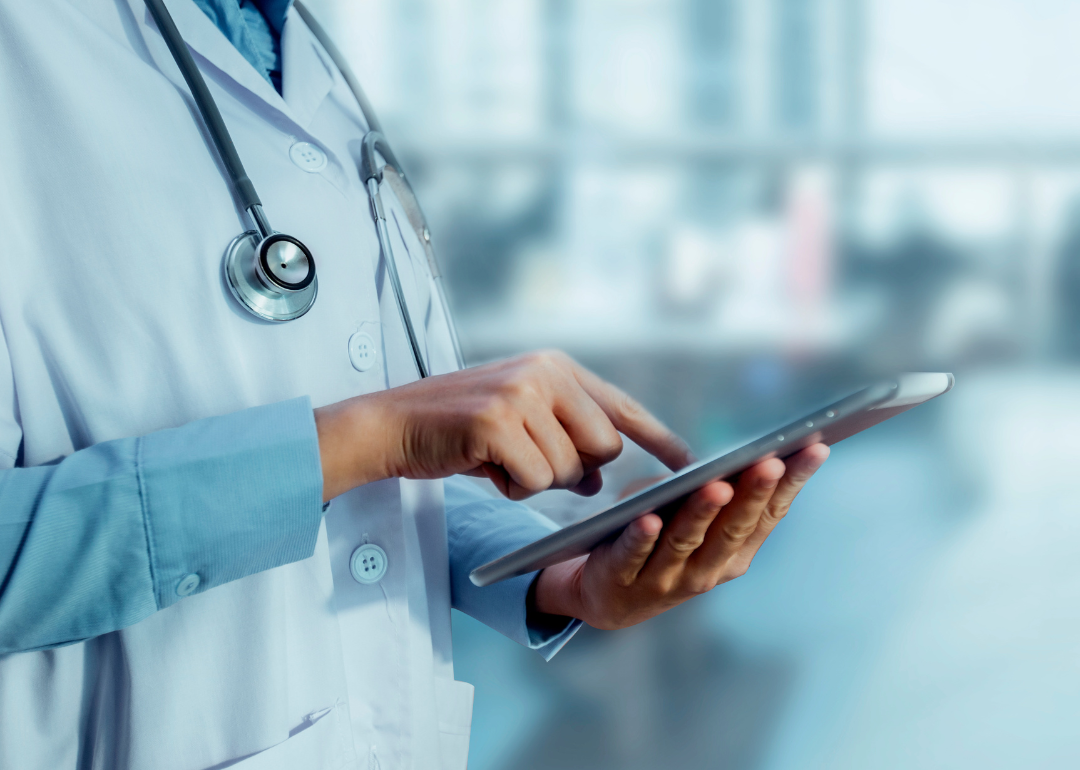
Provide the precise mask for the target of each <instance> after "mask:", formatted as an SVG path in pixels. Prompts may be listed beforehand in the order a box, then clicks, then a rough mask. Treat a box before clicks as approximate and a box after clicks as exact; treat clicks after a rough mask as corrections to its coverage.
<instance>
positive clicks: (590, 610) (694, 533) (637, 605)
mask: <svg viewBox="0 0 1080 770" xmlns="http://www.w3.org/2000/svg"><path fill="white" fill-rule="evenodd" d="M828 456H829V448H828V447H827V446H825V445H824V444H815V445H813V446H811V447H808V448H806V449H804V450H802V451H801V452H799V453H798V454H796V455H793V456H792V457H789V458H788V459H787V463H786V466H785V463H784V462H782V461H780V460H777V459H772V460H766V461H765V462H762V463H759V464H758V465H755V466H754V467H752V468H750V469H748V470H746V471H745V472H743V473H742V475H741V476H740V477H739V480H738V483H737V484H736V485H735V486H734V487H732V486H731V485H730V484H728V483H727V482H724V481H715V482H713V483H711V484H708V485H706V486H704V487H702V488H701V489H699V490H698V491H697V492H695V493H694V494H692V495H690V497H688V498H687V499H686V501H685V502H684V503H683V504H682V506H681V507H680V508H679V510H678V512H677V513H676V514H675V515H674V517H673V518H672V519H671V521H670V523H668V525H667V526H664V522H663V520H662V519H661V518H660V517H659V516H657V515H656V514H655V513H650V514H646V515H645V516H642V517H641V518H639V519H637V520H636V521H634V522H633V523H632V524H630V526H628V527H627V528H626V529H625V530H624V531H623V533H622V534H621V535H620V536H619V537H618V538H617V539H616V540H615V541H614V542H612V543H606V544H604V545H601V546H600V547H598V548H596V549H595V550H594V551H593V552H592V553H591V554H589V555H588V556H582V557H580V558H578V559H575V560H573V561H568V562H564V563H563V564H556V565H555V566H553V567H548V568H547V569H545V570H544V571H543V572H541V573H540V576H539V578H538V579H537V583H536V591H535V597H536V598H535V609H536V610H537V611H538V612H541V613H546V614H551V615H566V616H569V617H574V618H579V619H580V620H583V621H585V622H586V623H588V624H589V625H590V626H593V627H595V628H601V629H616V628H625V627H626V626H632V625H634V624H636V623H640V622H642V621H643V620H647V619H649V618H651V617H653V616H654V615H658V614H660V613H661V612H664V611H665V610H669V609H671V608H672V607H674V606H676V605H678V604H682V603H683V602H685V601H686V600H687V599H689V598H691V597H693V596H697V595H699V594H703V593H705V592H707V591H710V590H712V589H713V588H714V587H716V586H717V585H719V584H720V583H725V582H727V581H728V580H733V579H735V578H737V577H739V576H741V575H742V574H743V573H745V572H746V570H747V568H748V567H749V566H750V561H751V560H752V559H753V558H754V554H756V553H757V551H758V549H759V548H760V547H761V544H762V543H763V542H765V538H767V537H768V536H769V533H771V532H772V531H773V529H774V528H775V527H776V525H777V524H778V523H779V521H780V520H781V519H782V518H783V517H784V515H785V514H786V513H787V511H788V509H789V508H790V507H791V503H792V501H793V500H794V499H795V495H797V494H798V493H799V490H801V489H802V487H803V485H804V484H806V482H807V481H808V480H809V479H810V477H811V476H812V475H813V474H814V472H815V471H816V470H817V469H818V468H820V467H821V464H822V463H824V462H825V460H826V458H828Z"/></svg>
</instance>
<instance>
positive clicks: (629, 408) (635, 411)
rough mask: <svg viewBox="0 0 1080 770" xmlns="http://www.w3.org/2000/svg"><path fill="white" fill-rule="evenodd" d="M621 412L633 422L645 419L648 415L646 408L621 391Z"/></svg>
mask: <svg viewBox="0 0 1080 770" xmlns="http://www.w3.org/2000/svg"><path fill="white" fill-rule="evenodd" d="M619 411H620V412H621V413H622V415H623V416H624V417H627V418H629V419H631V420H634V419H637V418H640V417H644V416H645V414H646V412H645V407H643V406H642V405H641V404H640V403H639V402H638V401H637V399H635V398H634V397H633V396H630V395H628V394H626V393H623V392H621V391H620V392H619Z"/></svg>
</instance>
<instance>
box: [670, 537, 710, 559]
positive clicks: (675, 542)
mask: <svg viewBox="0 0 1080 770" xmlns="http://www.w3.org/2000/svg"><path fill="white" fill-rule="evenodd" d="M703 542H705V540H704V538H701V537H697V536H684V535H668V538H667V543H668V548H670V549H671V550H672V551H674V552H675V553H677V554H689V553H693V552H694V551H696V550H697V549H698V548H700V547H701V544H702V543H703Z"/></svg>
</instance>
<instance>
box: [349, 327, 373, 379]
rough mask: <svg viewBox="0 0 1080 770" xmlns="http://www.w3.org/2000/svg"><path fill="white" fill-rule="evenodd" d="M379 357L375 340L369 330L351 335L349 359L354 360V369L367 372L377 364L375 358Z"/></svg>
mask: <svg viewBox="0 0 1080 770" xmlns="http://www.w3.org/2000/svg"><path fill="white" fill-rule="evenodd" d="M378 357H379V351H378V350H377V349H376V348H375V340H373V339H371V335H370V334H368V333H367V332H357V333H356V334H354V335H353V336H351V337H349V360H350V361H352V365H353V369H355V370H356V371H358V372H366V371H367V370H368V369H370V368H371V367H373V366H375V359H377V358H378Z"/></svg>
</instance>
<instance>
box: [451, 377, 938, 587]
mask: <svg viewBox="0 0 1080 770" xmlns="http://www.w3.org/2000/svg"><path fill="white" fill-rule="evenodd" d="M941 377H944V378H946V379H945V381H944V387H941V385H942V381H941V380H940V379H939V378H941ZM927 378H935V379H934V380H933V382H934V383H935V384H934V385H933V386H930V387H929V389H928V383H929V382H931V381H930V380H928V379H927ZM954 382H955V380H954V378H953V376H952V375H951V374H947V373H916V374H903V375H900V376H898V377H896V378H895V379H892V380H886V381H883V382H879V383H876V384H874V385H871V386H870V387H868V388H864V389H863V390H860V391H858V392H857V393H853V394H852V395H850V396H848V397H846V398H842V399H840V400H839V401H837V402H835V403H833V404H830V405H828V406H826V407H823V408H821V409H818V410H816V411H814V412H811V413H810V414H807V415H805V416H804V417H801V418H800V419H798V420H796V421H795V422H792V423H789V424H788V425H785V426H784V427H782V428H779V429H777V430H774V431H771V432H769V433H768V434H766V435H765V436H762V437H761V438H759V439H757V440H756V441H752V442H750V443H749V444H746V445H744V446H742V447H740V448H738V449H736V450H734V451H732V452H728V453H725V454H723V455H721V456H719V457H713V458H709V459H706V460H702V461H700V462H698V463H695V464H693V465H690V466H688V467H686V468H684V469H683V470H681V471H679V472H678V473H676V474H675V475H674V476H671V477H669V478H666V479H664V480H662V481H659V482H657V483H656V484H653V485H652V486H650V487H647V488H645V489H643V490H641V491H640V492H638V493H637V494H635V495H632V496H631V497H628V498H626V499H625V500H621V501H619V502H618V503H616V504H615V505H613V506H611V507H610V508H607V509H605V510H603V511H600V512H598V513H595V514H593V515H592V516H589V517H588V518H586V519H582V520H581V521H579V522H576V523H574V524H571V525H569V526H567V527H564V528H563V529H560V530H558V531H556V532H553V533H551V534H550V535H548V536H547V537H544V538H541V539H540V540H536V541H534V542H532V543H530V544H529V545H526V546H524V547H522V548H519V549H518V550H516V551H513V552H512V553H508V554H506V555H505V556H501V557H499V558H498V559H495V560H493V561H490V562H488V563H487V564H484V565H482V566H480V567H477V568H476V569H474V570H473V571H472V572H471V573H470V574H469V579H470V580H471V581H472V582H473V584H474V585H477V586H481V587H483V586H488V585H491V584H492V583H497V582H499V581H501V580H506V579H508V578H512V577H517V576H519V575H525V574H528V573H529V572H534V571H536V570H538V569H543V568H544V567H550V566H551V565H553V564H558V563H560V562H563V561H567V560H569V559H573V558H575V557H577V556H582V555H584V554H586V553H588V552H589V551H591V550H592V549H593V548H595V547H596V546H597V545H599V544H600V543H602V542H603V541H605V540H607V539H609V538H612V537H615V536H617V535H618V534H619V533H620V532H622V530H623V529H625V528H626V526H627V525H628V524H630V522H632V521H633V520H634V519H637V518H638V517H640V516H643V515H644V514H646V513H649V512H650V511H658V509H661V508H663V507H665V506H668V507H671V506H670V505H669V504H670V503H673V502H675V501H677V500H679V499H680V498H683V497H686V496H687V495H689V494H690V493H691V492H693V491H694V490H696V489H700V488H701V487H703V486H704V485H705V484H708V483H709V482H711V481H716V480H718V479H725V478H728V479H730V478H731V477H733V476H736V475H737V474H739V473H741V472H742V471H744V470H746V469H747V468H749V467H751V466H752V465H756V464H757V463H759V462H762V461H764V460H767V459H769V458H771V457H780V458H784V457H790V456H791V455H793V454H795V453H796V452H798V451H800V450H801V449H805V448H806V447H808V446H810V445H812V444H817V443H824V444H828V445H830V446H831V445H832V444H835V443H837V442H838V441H842V440H843V439H845V438H847V437H848V436H853V435H854V434H856V433H859V432H861V431H863V430H866V429H867V428H869V427H872V426H874V425H877V424H878V423H880V422H883V421H885V420H887V419H889V418H890V417H894V416H895V415H897V414H900V413H901V412H906V411H907V410H908V409H911V408H913V407H915V406H918V405H919V404H922V403H925V402H926V401H929V400H930V399H932V398H936V397H937V396H940V395H943V394H945V393H947V392H949V390H951V389H952V387H953V384H954ZM939 388H940V389H939Z"/></svg>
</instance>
